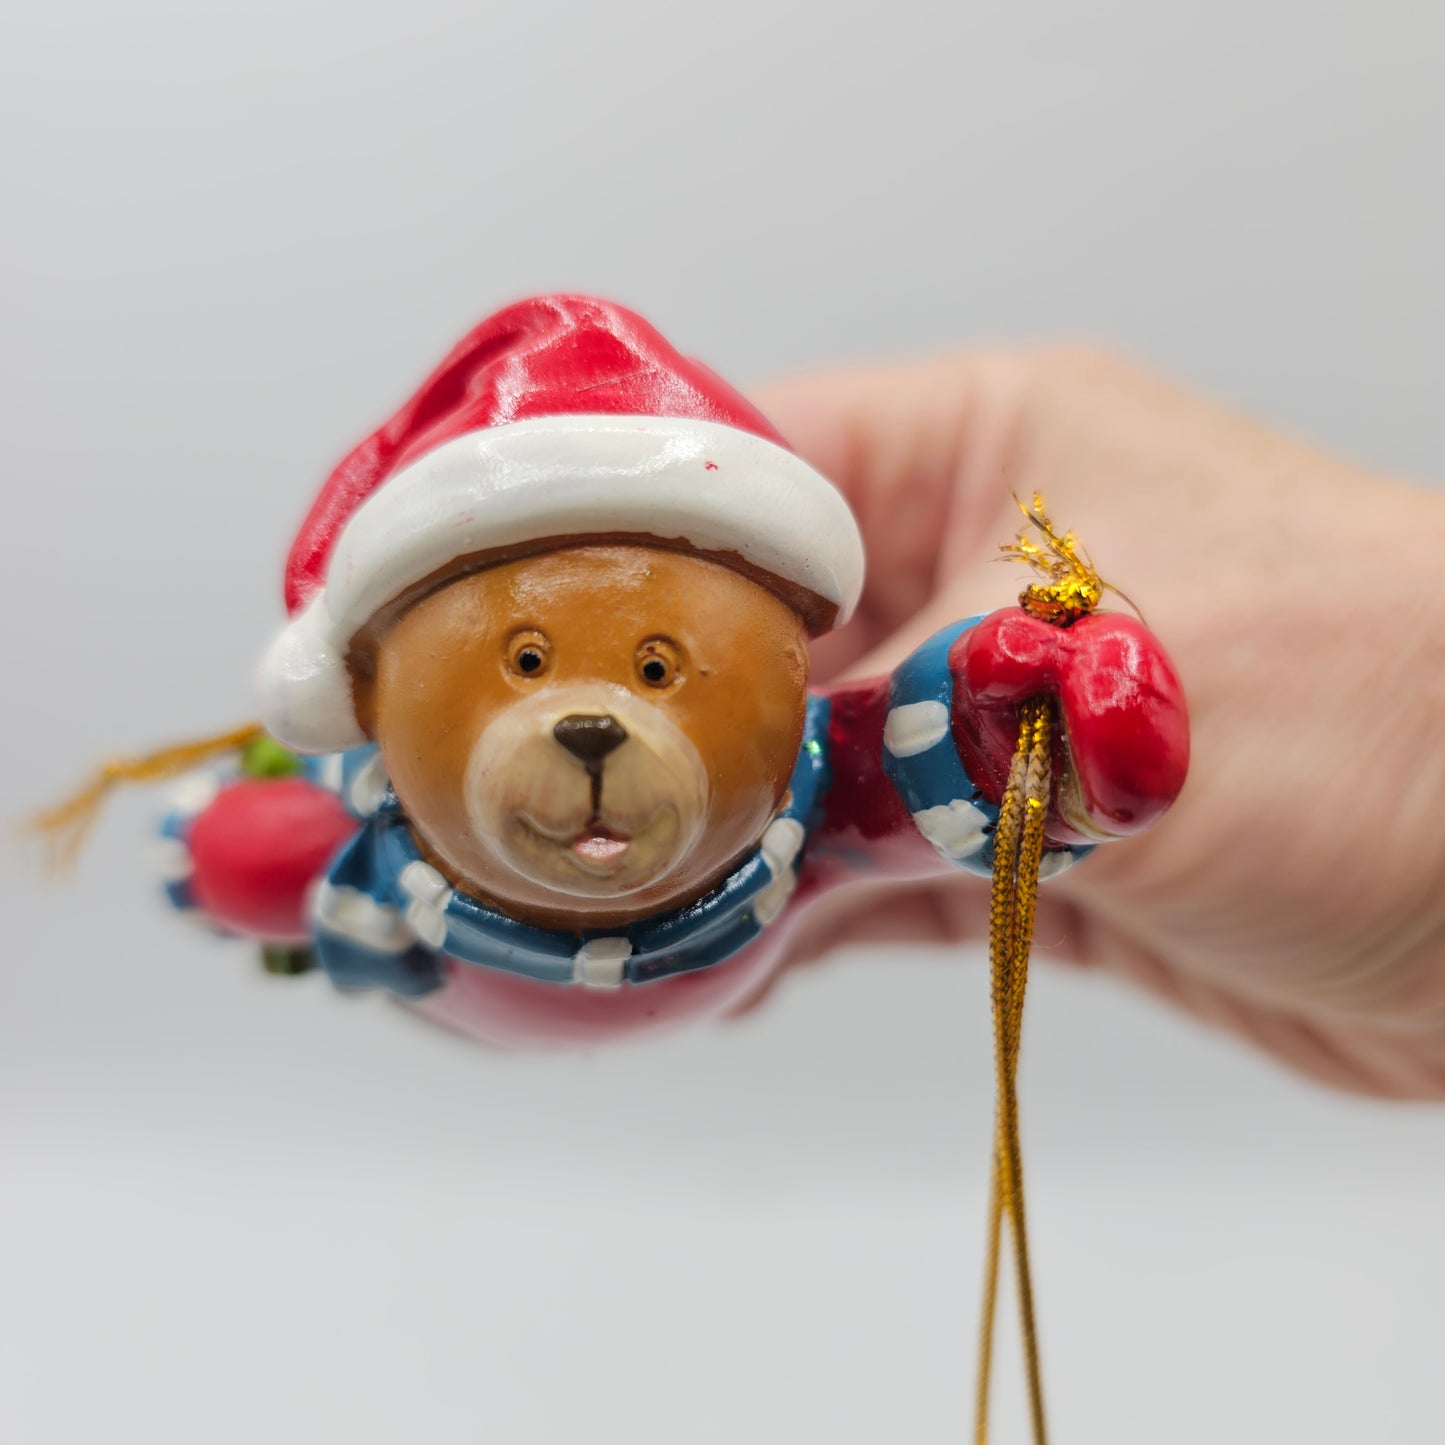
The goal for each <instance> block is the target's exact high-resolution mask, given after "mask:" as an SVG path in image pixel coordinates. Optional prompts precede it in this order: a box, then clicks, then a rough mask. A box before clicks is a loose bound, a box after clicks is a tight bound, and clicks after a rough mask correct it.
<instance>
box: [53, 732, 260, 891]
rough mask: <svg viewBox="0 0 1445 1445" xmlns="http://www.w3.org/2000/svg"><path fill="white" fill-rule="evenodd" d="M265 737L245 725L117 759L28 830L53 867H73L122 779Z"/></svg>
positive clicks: (146, 776) (183, 767)
mask: <svg viewBox="0 0 1445 1445" xmlns="http://www.w3.org/2000/svg"><path fill="white" fill-rule="evenodd" d="M265 736H266V734H265V732H264V730H263V729H262V728H261V726H260V724H259V723H247V724H246V726H245V727H239V728H234V729H233V730H232V731H231V732H228V733H220V734H218V735H217V736H215V737H210V738H198V739H195V740H194V741H191V742H184V743H175V744H173V745H172V746H170V747H166V748H159V749H157V750H156V751H155V752H153V753H147V754H146V755H145V756H144V757H140V758H112V759H111V760H110V761H109V762H108V763H103V764H102V765H101V766H100V767H99V768H97V769H96V771H95V773H94V774H93V775H92V777H91V778H90V780H89V781H88V782H87V783H85V784H84V786H82V787H80V788H78V789H77V790H76V791H75V792H74V793H72V794H71V795H70V797H68V798H66V799H65V801H64V802H62V803H59V804H57V805H56V806H55V807H53V808H47V809H45V810H44V811H43V812H40V813H37V814H35V816H34V817H32V818H31V819H30V821H29V824H28V828H27V831H29V832H31V833H34V834H36V835H38V836H39V837H40V838H42V839H43V840H44V842H45V844H46V849H47V853H48V861H49V864H50V866H51V867H52V868H56V869H64V868H69V867H72V866H73V865H74V863H75V861H76V859H77V858H78V857H79V856H80V852H81V849H82V848H83V847H84V846H85V840H86V839H87V838H88V837H89V836H90V831H91V829H92V828H94V827H95V824H96V822H97V820H98V819H99V817H100V813H101V809H102V808H103V807H104V805H105V802H106V799H107V798H108V797H109V796H110V794H111V792H112V791H113V790H114V789H115V788H116V787H117V786H119V785H120V784H121V783H159V782H163V781H164V780H165V779H167V778H173V777H176V776H177V775H178V774H180V773H184V772H187V771H189V770H190V769H191V768H194V767H196V766H197V765H199V764H200V763H204V762H206V761H207V760H208V759H210V758H215V757H220V756H221V755H222V754H223V753H235V752H241V751H242V750H244V749H245V748H248V747H250V746H251V745H252V744H253V743H257V742H260V741H261V739H262V738H264V737H265Z"/></svg>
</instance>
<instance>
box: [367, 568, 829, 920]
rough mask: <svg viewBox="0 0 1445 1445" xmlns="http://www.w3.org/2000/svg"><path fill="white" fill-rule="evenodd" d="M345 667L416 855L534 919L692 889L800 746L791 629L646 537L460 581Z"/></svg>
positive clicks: (746, 833)
mask: <svg viewBox="0 0 1445 1445" xmlns="http://www.w3.org/2000/svg"><path fill="white" fill-rule="evenodd" d="M350 662H351V667H352V677H353V686H354V690H355V697H356V707H357V716H358V718H359V719H360V720H361V722H362V725H363V727H365V729H366V731H367V733H368V734H369V736H371V737H372V738H373V739H374V740H375V741H376V742H377V743H378V744H379V745H380V748H381V751H382V753H383V756H384V758H385V761H386V765H387V768H388V771H389V773H390V776H391V780H392V783H393V785H394V787H395V788H396V792H397V796H398V798H399V800H400V802H401V804H402V806H403V808H404V809H405V811H406V813H407V816H408V818H409V820H410V822H411V825H412V828H413V830H414V832H415V834H416V835H417V840H418V843H419V844H420V845H421V847H422V850H423V852H424V853H425V854H426V855H427V856H428V857H429V858H430V860H431V861H432V862H433V863H434V864H435V865H436V866H437V867H439V868H440V869H441V870H442V871H443V872H444V873H446V874H447V875H448V876H449V877H450V878H451V879H452V880H453V881H454V882H456V883H458V884H460V885H461V886H462V887H464V888H465V889H466V890H467V891H468V892H471V893H473V894H475V895H476V896H478V897H480V898H482V899H483V900H484V901H486V902H488V903H490V904H492V905H493V906H495V907H498V908H500V909H501V910H502V911H503V912H506V913H508V914H510V915H512V916H514V917H518V918H521V919H523V920H524V921H527V922H534V923H537V924H540V925H541V926H544V927H552V928H567V929H574V930H576V929H594V928H611V927H619V926H623V925H625V924H627V923H629V922H632V921H635V920H636V919H639V918H645V917H648V916H650V915H653V914H656V913H659V912H662V911H665V910H667V909H669V908H675V907H679V906H681V905H682V904H684V903H686V902H689V901H691V900H692V899H694V898H697V897H699V896H700V895H701V894H703V893H704V892H706V891H707V889H708V888H710V887H712V886H713V885H714V884H715V883H716V882H718V881H719V880H720V879H721V878H723V877H725V876H726V874H727V873H728V871H729V870H730V868H732V867H733V866H735V864H736V863H737V861H738V860H739V859H740V858H741V856H743V855H744V854H746V853H747V852H748V851H749V850H750V849H751V848H752V847H754V846H755V845H756V843H757V841H758V838H759V837H760V836H761V834H762V831H763V829H764V828H765V827H766V826H767V823H768V821H769V820H770V819H771V818H772V816H773V814H774V813H775V812H776V811H777V809H778V807H779V805H780V803H781V802H782V799H783V795H784V793H785V791H786V789H787V785H788V779H789V777H790V775H791V773H792V769H793V765H794V763H795V762H796V760H797V755H798V749H799V747H800V745H801V741H802V732H803V723H804V712H805V708H806V691H807V646H806V626H805V623H804V620H803V618H802V617H801V616H800V615H799V613H798V612H797V611H796V610H795V609H794V608H793V607H792V606H791V605H789V604H788V603H787V602H785V601H783V600H782V599H781V598H780V597H778V596H776V595H775V594H774V593H773V592H771V591H769V590H768V589H766V588H764V587H763V586H761V585H760V584H759V583H757V582H755V581H753V580H751V579H750V578H748V577H746V576H744V575H743V574H742V573H741V572H739V571H737V570H734V569H733V568H732V567H729V566H727V565H725V564H723V563H720V562H716V561H713V560H711V559H709V558H707V557H703V556H699V555H698V554H696V553H691V552H681V551H675V550H670V549H668V548H666V547H661V546H653V545H646V544H638V543H631V542H605V543H604V542H581V543H577V544H574V545H564V546H560V547H558V548H556V549H554V550H550V551H547V552H543V553H538V554H534V555H529V556H524V557H519V558H514V559H512V560H507V561H501V562H494V563H492V564H491V565H486V566H483V567H481V568H480V569H479V570H471V571H464V572H462V573H461V574H460V575H454V576H452V577H451V578H450V579H449V580H444V581H442V582H441V583H440V584H439V585H437V586H435V587H434V588H433V589H432V590H430V591H426V592H424V593H423V595H421V596H420V597H419V598H418V599H415V600H412V601H410V602H409V603H408V604H407V605H406V606H405V607H404V608H403V609H402V610H401V611H400V612H399V614H398V615H395V616H393V617H390V618H387V619H384V620H381V621H379V622H378V624H377V625H375V626H374V627H373V628H372V629H369V630H368V633H367V634H366V635H364V636H360V637H358V638H357V639H356V640H355V642H354V643H353V648H352V654H351V658H350Z"/></svg>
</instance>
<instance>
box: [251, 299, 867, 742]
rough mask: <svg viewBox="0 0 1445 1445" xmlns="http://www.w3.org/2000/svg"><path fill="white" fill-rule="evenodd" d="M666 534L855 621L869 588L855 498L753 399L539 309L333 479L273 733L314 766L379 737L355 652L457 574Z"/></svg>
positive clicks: (277, 677)
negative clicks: (350, 654) (794, 447)
mask: <svg viewBox="0 0 1445 1445" xmlns="http://www.w3.org/2000/svg"><path fill="white" fill-rule="evenodd" d="M588 535H614V536H615V535H627V536H638V537H652V538H656V539H658V540H659V541H660V542H665V543H666V544H667V545H669V546H675V547H676V546H685V547H689V548H694V549H696V550H698V551H701V552H705V553H710V554H713V555H715V556H717V557H718V558H719V559H720V560H723V561H729V562H731V563H733V564H734V565H737V566H739V567H741V568H743V569H744V570H746V571H748V572H749V573H750V574H751V575H753V576H755V577H757V578H759V579H760V580H763V581H767V580H769V579H772V580H775V581H776V582H777V583H779V584H782V586H781V588H780V590H782V591H783V592H784V594H785V595H788V596H792V597H794V598H797V597H800V596H806V597H809V598H811V599H816V605H815V606H813V607H810V608H809V609H807V610H808V612H809V613H810V614H811V615H810V618H809V620H810V625H811V626H812V627H813V629H814V630H815V631H823V630H826V629H827V628H828V627H829V626H831V625H834V624H835V623H838V622H842V621H844V620H846V618H847V617H848V615H849V613H851V612H852V610H853V607H854V606H855V604H856V603H857V600H858V594H859V591H860V590H861V587H862V581H863V545H862V540H861V538H860V537H859V535H858V527H857V524H856V523H855V522H854V520H853V515H852V513H851V512H850V511H849V510H848V505H847V503H846V502H845V501H844V500H843V498H842V497H841V495H840V494H839V493H838V492H837V490H836V489H835V488H834V487H833V486H832V484H831V483H830V482H828V481H827V479H826V478H824V477H823V476H821V475H820V474H819V473H818V472H816V471H814V470H813V468H812V467H810V466H808V465H807V463H806V462H804V461H802V460H801V459H800V458H799V457H797V456H795V455H794V454H793V452H791V451H790V450H789V449H788V446H787V443H786V442H784V441H783V439H782V438H781V437H780V436H779V435H778V434H777V432H775V431H774V430H773V428H772V427H771V426H770V425H769V423H768V421H767V420H766V418H764V417H763V416H762V414H761V413H760V412H758V411H757V409H756V408H755V407H753V406H752V405H751V404H750V403H749V402H748V401H747V400H745V399H744V398H743V397H742V396H741V395H740V394H739V393H738V392H736V391H734V390H733V389H732V388H731V387H730V386H728V385H727V383H726V382H724V381H723V380H722V379H721V378H720V377H718V376H715V375H714V374H713V373H712V372H711V371H709V370H708V369H707V368H706V367H704V366H701V365H699V364H698V363H697V362H695V361H690V360H688V359H687V358H686V357H683V356H679V355H678V353H677V352H676V351H674V350H673V349H672V347H671V346H669V345H668V344H667V342H666V341H664V340H663V338H662V337H661V336H660V335H659V334H658V333H657V332H656V331H654V330H653V328H652V327H650V326H649V325H648V324H647V323H646V322H645V321H643V320H642V319H641V317H639V316H635V315H634V314H633V313H632V312H630V311H625V310H623V309H622V308H621V307H620V306H612V305H609V304H608V303H607V302H604V301H597V300H593V299H591V298H588V297H583V296H542V297H537V298H535V299H534V300H530V301H521V302H518V303H517V304H516V305H514V306H509V307H507V308H506V309H505V310H503V311H499V312H498V313H497V314H496V315H495V316H492V317H490V318H489V319H488V320H486V321H484V322H482V323H481V325H480V326H478V327H476V328H475V330H473V331H472V332H470V333H469V334H468V335H467V336H465V337H463V339H462V340H461V342H460V343H459V344H458V345H457V346H456V347H455V348H454V349H453V351H452V353H451V355H449V356H448V357H447V358H446V360H445V361H443V362H442V364H441V365H440V366H439V367H438V368H437V369H436V371H434V372H433V373H432V374H431V376H429V377H428V378H427V379H426V381H425V382H423V383H422V386H421V389H420V390H419V391H418V392H417V393H416V395H415V396H413V397H412V399H411V400H410V401H409V402H407V404H406V405H405V406H403V407H402V409H401V410H400V411H399V412H397V413H396V415H395V416H394V417H392V418H391V420H390V421H388V422H387V423H386V424H385V425H384V426H383V427H382V428H381V429H380V430H379V431H376V432H374V433H373V434H372V435H371V436H369V437H367V439H366V440H365V441H363V442H362V443H361V445H360V446H358V447H357V448H356V449H355V450H354V451H353V452H352V453H351V454H350V455H349V456H348V457H346V458H345V460H344V461H342V463H341V464H340V466H338V467H337V468H336V470H335V471H334V472H332V474H331V475H330V477H328V478H327V480H326V484H325V486H323V487H322V489H321V494H320V495H319V496H318V497H317V499H316V502H315V505H314V506H313V507H312V508H311V512H310V514H309V515H308V516H307V518H306V520H305V522H304V523H303V524H302V526H301V531H300V533H299V534H298V536H297V538H296V542H295V545H294V546H293V547H292V549H291V556H290V559H289V561H288V562H287V566H286V608H287V611H288V612H289V614H290V617H291V621H290V623H289V624H288V625H287V627H286V629H285V630H284V631H283V632H282V634H281V636H280V637H279V638H278V639H277V641H276V643H275V645H274V646H273V647H272V649H271V651H270V652H269V653H268V654H267V656H266V659H265V661H264V663H263V664H262V668H261V694H262V715H263V721H264V722H265V725H266V727H267V729H268V730H269V731H270V732H271V733H272V734H273V735H274V736H275V737H277V738H279V739H280V740H281V741H282V742H284V743H286V744H288V745H289V746H291V747H294V748H298V749H300V750H302V751H304V752H331V751H336V750H339V749H341V748H347V747H352V746H355V745H356V744H358V743H361V742H364V741H365V734H364V733H363V732H362V730H361V727H360V725H359V724H358V722H357V720H356V715H355V711H354V707H353V702H352V690H351V677H350V674H349V672H348V669H347V665H346V655H347V651H348V649H349V648H350V645H351V640H352V638H353V637H355V635H356V634H357V632H358V631H359V630H360V629H361V628H362V627H363V626H365V624H366V623H367V622H368V621H369V620H370V619H371V618H372V617H374V616H375V615H376V613H377V612H378V611H380V610H381V609H382V608H383V607H385V606H386V605H387V604H388V603H391V602H394V601H396V600H397V599H398V598H400V597H401V596H403V594H405V593H406V592H407V591H408V590H409V589H411V588H413V587H415V586H416V585H417V584H418V583H421V582H423V581H425V580H426V579H427V578H429V577H431V576H433V575H435V574H436V573H437V572H438V571H440V570H442V569H443V568H445V567H446V565H447V564H448V563H449V562H454V561H457V560H459V559H461V558H464V557H471V556H475V555H477V554H486V553H496V554H498V555H505V554H506V552H507V551H508V549H516V550H522V549H525V547H526V546H527V545H528V544H529V543H533V542H539V541H542V540H544V539H546V538H550V537H561V536H566V537H578V536H588Z"/></svg>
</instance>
